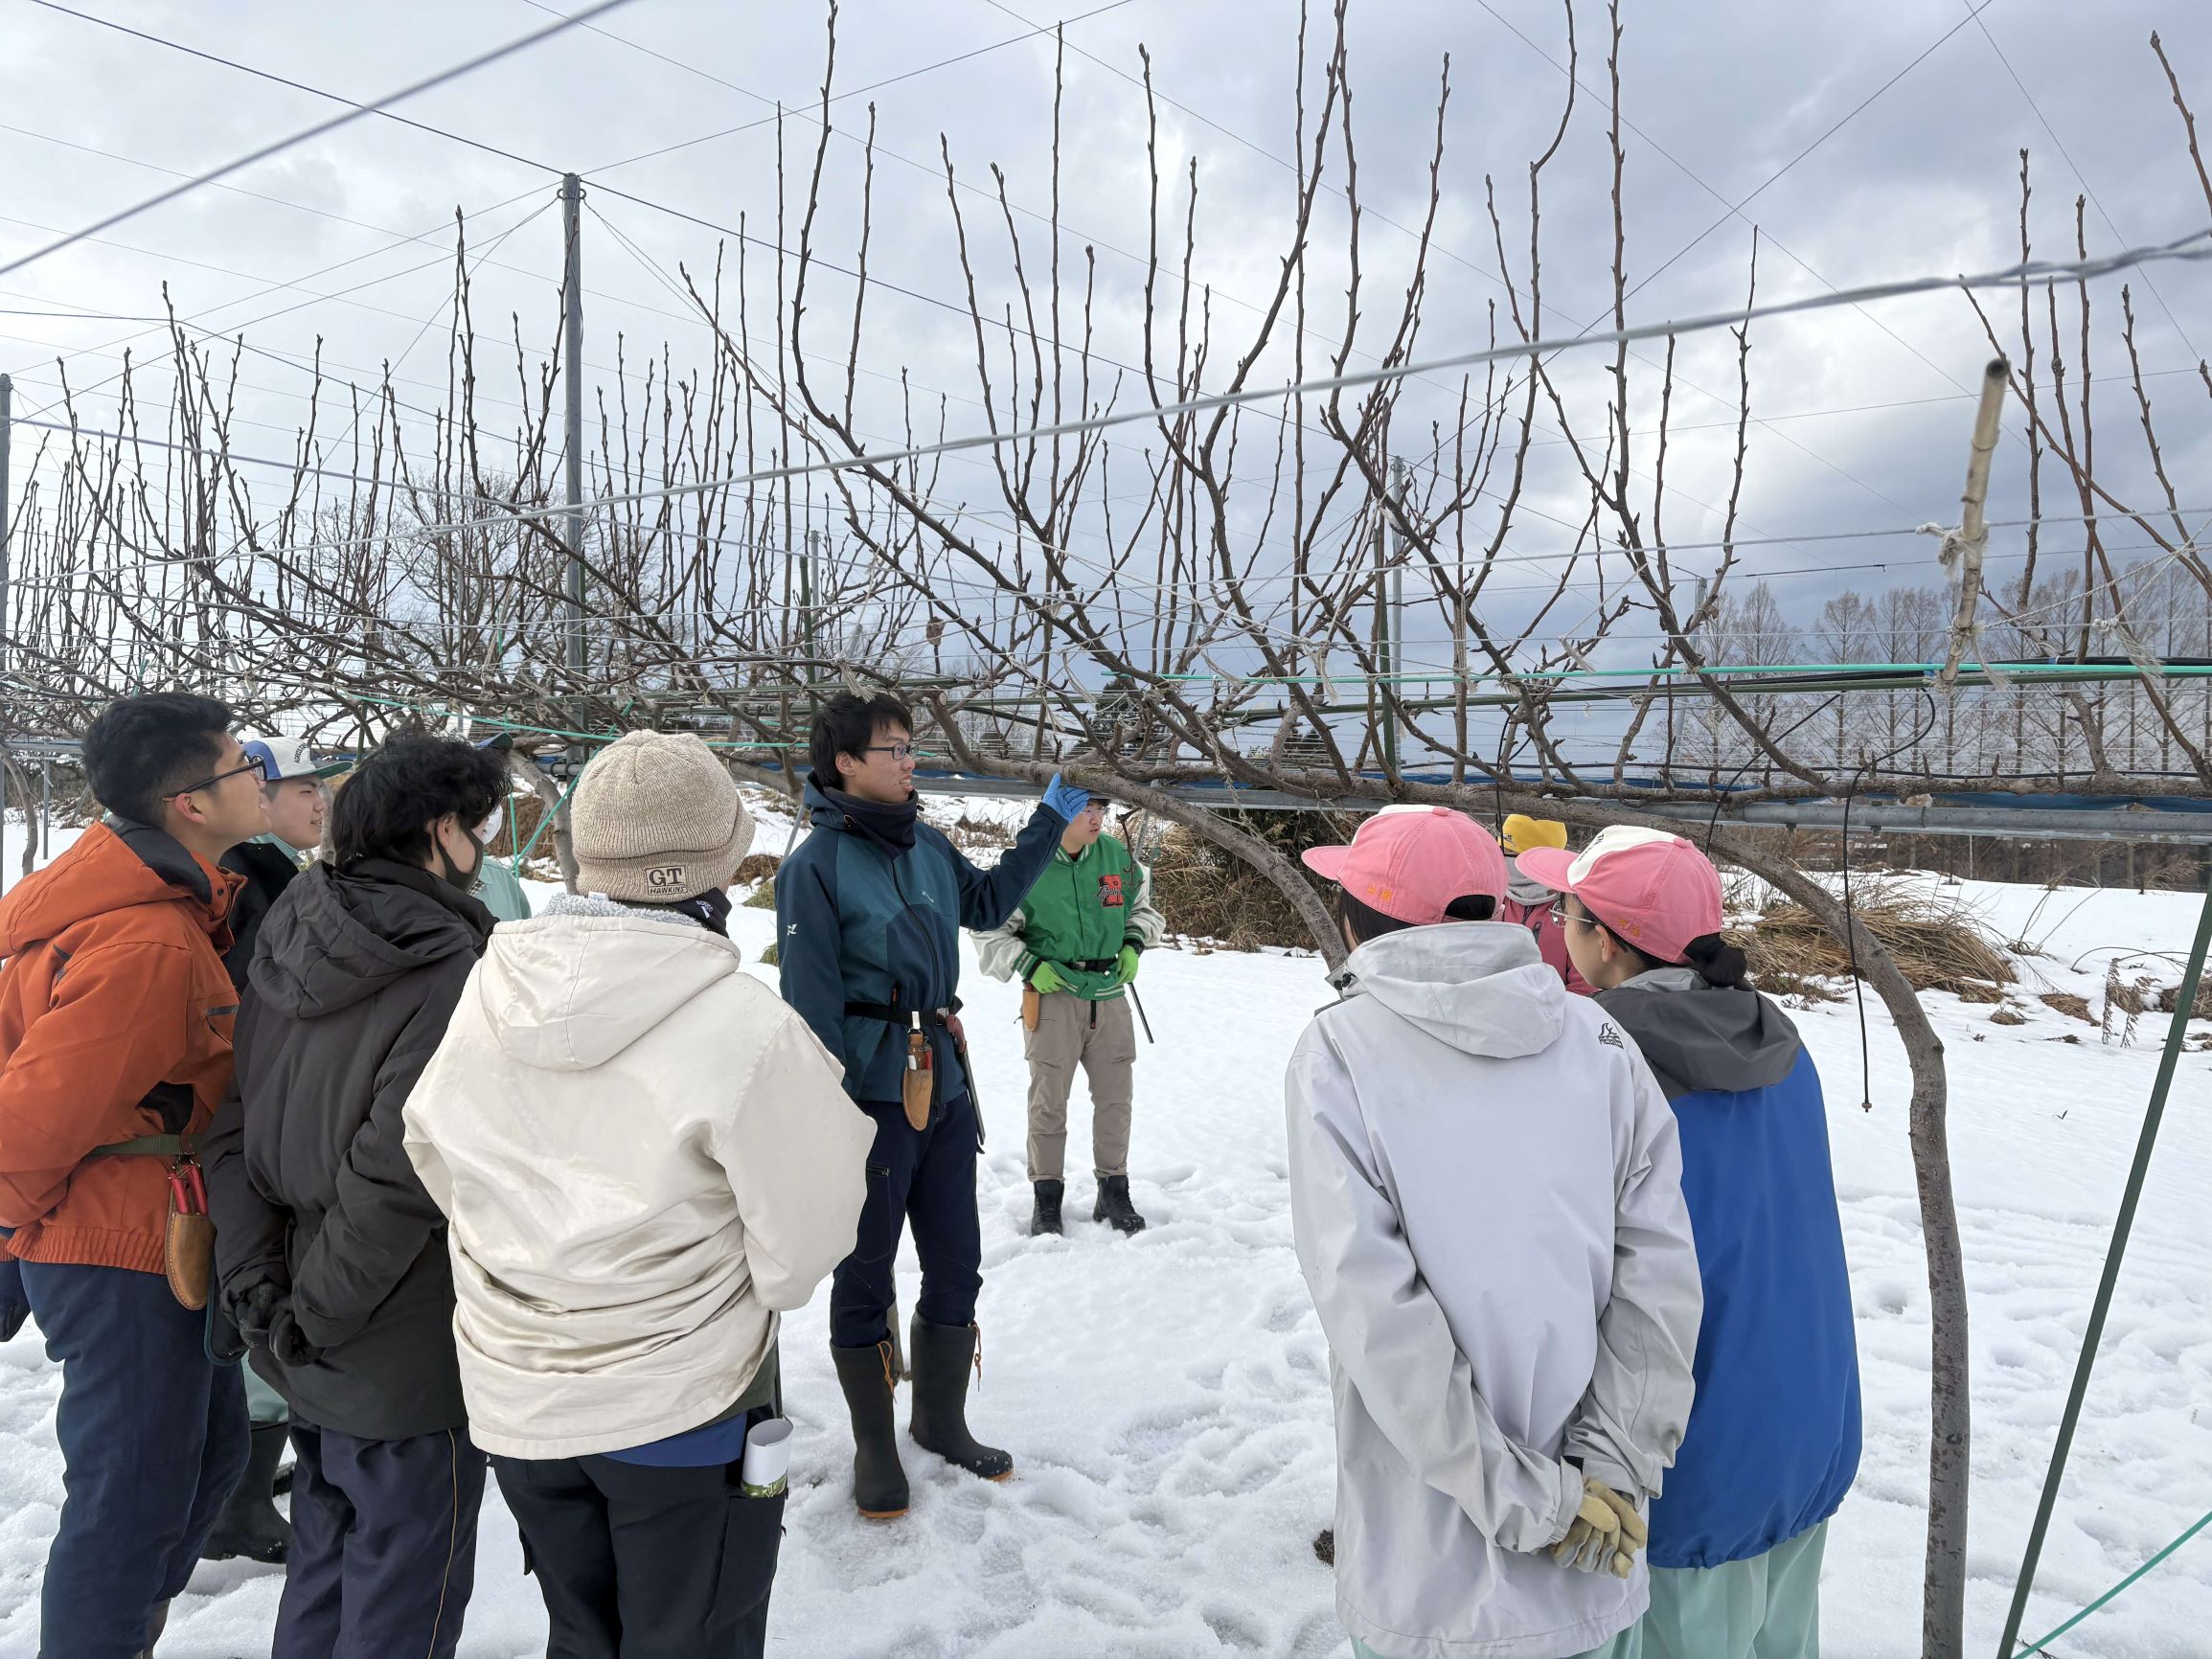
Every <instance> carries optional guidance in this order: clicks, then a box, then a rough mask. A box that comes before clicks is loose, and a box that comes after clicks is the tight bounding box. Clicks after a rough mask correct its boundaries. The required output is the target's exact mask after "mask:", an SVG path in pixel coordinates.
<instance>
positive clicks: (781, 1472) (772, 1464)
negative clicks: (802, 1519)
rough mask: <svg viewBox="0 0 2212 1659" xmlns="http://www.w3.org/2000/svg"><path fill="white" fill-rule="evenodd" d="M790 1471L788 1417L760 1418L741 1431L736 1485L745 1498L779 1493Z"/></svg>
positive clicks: (784, 1487)
mask: <svg viewBox="0 0 2212 1659" xmlns="http://www.w3.org/2000/svg"><path fill="white" fill-rule="evenodd" d="M790 1472H791V1420H790V1419H789V1418H787V1417H771V1418H764V1419H763V1420H761V1421H759V1422H757V1423H755V1424H753V1426H752V1427H751V1428H749V1429H747V1430H746V1431H745V1461H744V1466H743V1467H742V1468H741V1470H740V1471H739V1474H738V1484H739V1485H740V1486H741V1487H742V1488H743V1489H744V1492H745V1496H747V1497H748V1498H773V1497H778V1496H781V1495H782V1493H783V1492H784V1490H785V1489H786V1488H787V1486H788V1484H789V1477H790Z"/></svg>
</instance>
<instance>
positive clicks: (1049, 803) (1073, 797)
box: [1044, 772, 1090, 824]
mask: <svg viewBox="0 0 2212 1659" xmlns="http://www.w3.org/2000/svg"><path fill="white" fill-rule="evenodd" d="M1044 804H1045V806H1046V807H1049V808H1050V809H1051V810H1053V811H1055V812H1057V813H1059V814H1060V817H1061V818H1063V819H1065V820H1066V821H1067V822H1068V823H1070V824H1073V823H1074V822H1075V821H1076V820H1077V819H1078V818H1079V817H1081V816H1082V815H1083V808H1084V807H1088V806H1089V805H1090V791H1089V790H1088V789H1085V788H1083V787H1081V786H1080V785H1078V784H1070V783H1069V782H1068V781H1067V780H1066V779H1064V778H1062V777H1061V776H1060V774H1059V773H1058V772H1055V773H1054V774H1053V775H1052V782H1051V783H1049V784H1046V785H1045V786H1044Z"/></svg>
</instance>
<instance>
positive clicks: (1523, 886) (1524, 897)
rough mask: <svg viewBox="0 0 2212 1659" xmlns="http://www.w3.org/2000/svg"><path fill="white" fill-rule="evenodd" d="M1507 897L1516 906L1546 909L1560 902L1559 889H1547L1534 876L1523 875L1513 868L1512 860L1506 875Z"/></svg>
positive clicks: (1508, 862) (1508, 863)
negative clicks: (1536, 906) (1524, 905)
mask: <svg viewBox="0 0 2212 1659" xmlns="http://www.w3.org/2000/svg"><path fill="white" fill-rule="evenodd" d="M1505 896H1506V897H1507V898H1510V899H1512V900H1513V901H1514V902H1515V903H1516V904H1535V905H1541V906H1543V907H1544V908H1546V909H1549V908H1550V907H1551V906H1552V905H1554V904H1557V903H1558V902H1559V901H1560V896H1559V893H1558V890H1557V889H1555V888H1550V887H1546V886H1545V885H1544V884H1543V883H1542V882H1540V881H1539V880H1537V879H1536V878H1535V877H1534V876H1532V875H1522V874H1521V873H1520V872H1519V871H1518V870H1516V869H1514V868H1513V867H1512V861H1511V860H1510V859H1509V860H1507V869H1506V873H1505Z"/></svg>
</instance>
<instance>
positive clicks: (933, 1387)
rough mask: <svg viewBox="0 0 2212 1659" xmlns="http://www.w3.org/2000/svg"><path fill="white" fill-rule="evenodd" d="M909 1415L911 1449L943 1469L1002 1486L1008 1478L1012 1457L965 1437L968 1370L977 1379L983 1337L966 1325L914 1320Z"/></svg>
mask: <svg viewBox="0 0 2212 1659" xmlns="http://www.w3.org/2000/svg"><path fill="white" fill-rule="evenodd" d="M906 1352H907V1354H908V1356H909V1357H910V1358H911V1359H912V1361H913V1364H914V1414H913V1417H912V1420H910V1421H909V1423H908V1424H907V1426H908V1427H909V1428H911V1429H912V1430H913V1432H914V1443H915V1444H916V1445H918V1446H920V1447H921V1448H922V1449H923V1450H924V1451H933V1452H935V1453H936V1454H937V1455H938V1456H939V1457H941V1458H943V1459H944V1460H945V1461H946V1463H948V1464H952V1465H954V1466H957V1467H960V1468H964V1469H966V1470H967V1471H968V1472H969V1474H971V1475H980V1476H982V1477H983V1478H984V1479H985V1480H987V1481H1002V1480H1004V1479H1006V1477H1007V1476H1008V1475H1011V1474H1012V1473H1014V1454H1013V1453H1012V1452H1004V1451H1000V1450H999V1449H998V1448H997V1447H996V1446H991V1445H985V1444H983V1443H981V1442H979V1441H978V1440H976V1438H975V1437H974V1436H973V1435H971V1434H969V1432H968V1368H969V1366H971V1365H972V1366H973V1367H975V1374H976V1375H978V1376H981V1375H983V1336H982V1333H981V1332H980V1331H978V1330H977V1329H976V1328H975V1327H974V1326H972V1325H932V1324H930V1323H929V1322H928V1321H927V1320H925V1319H924V1318H923V1317H922V1315H920V1314H919V1313H917V1314H916V1315H915V1316H914V1325H913V1343H912V1345H911V1346H910V1347H909V1348H908V1349H907V1351H906Z"/></svg>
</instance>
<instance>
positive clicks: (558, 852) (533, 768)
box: [507, 750, 576, 894]
mask: <svg viewBox="0 0 2212 1659" xmlns="http://www.w3.org/2000/svg"><path fill="white" fill-rule="evenodd" d="M507 768H508V770H509V771H511V772H513V774H514V775H515V777H517V778H519V779H521V780H522V782H523V784H524V785H525V786H526V787H528V789H529V790H530V792H531V793H532V794H533V795H536V797H537V798H538V800H540V801H542V802H543V803H544V804H545V809H546V811H548V812H550V813H551V814H552V815H553V822H552V824H551V826H550V827H549V828H548V829H547V830H546V834H547V835H549V836H550V837H551V838H552V840H553V857H554V862H555V863H557V864H559V866H560V879H561V881H562V883H563V884H564V885H565V886H566V887H567V888H568V891H569V892H570V893H572V894H573V893H574V892H575V891H576V842H575V841H574V839H573V838H572V837H571V836H570V834H569V831H568V803H567V802H566V801H565V800H563V799H562V797H561V793H560V785H559V784H556V783H555V782H554V781H553V780H552V779H551V778H549V777H547V776H546V774H545V768H544V767H542V766H540V765H539V764H538V763H537V762H536V760H534V759H533V758H532V757H530V756H528V755H523V754H517V753H515V752H514V751H513V750H510V751H508V755H507Z"/></svg>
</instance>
